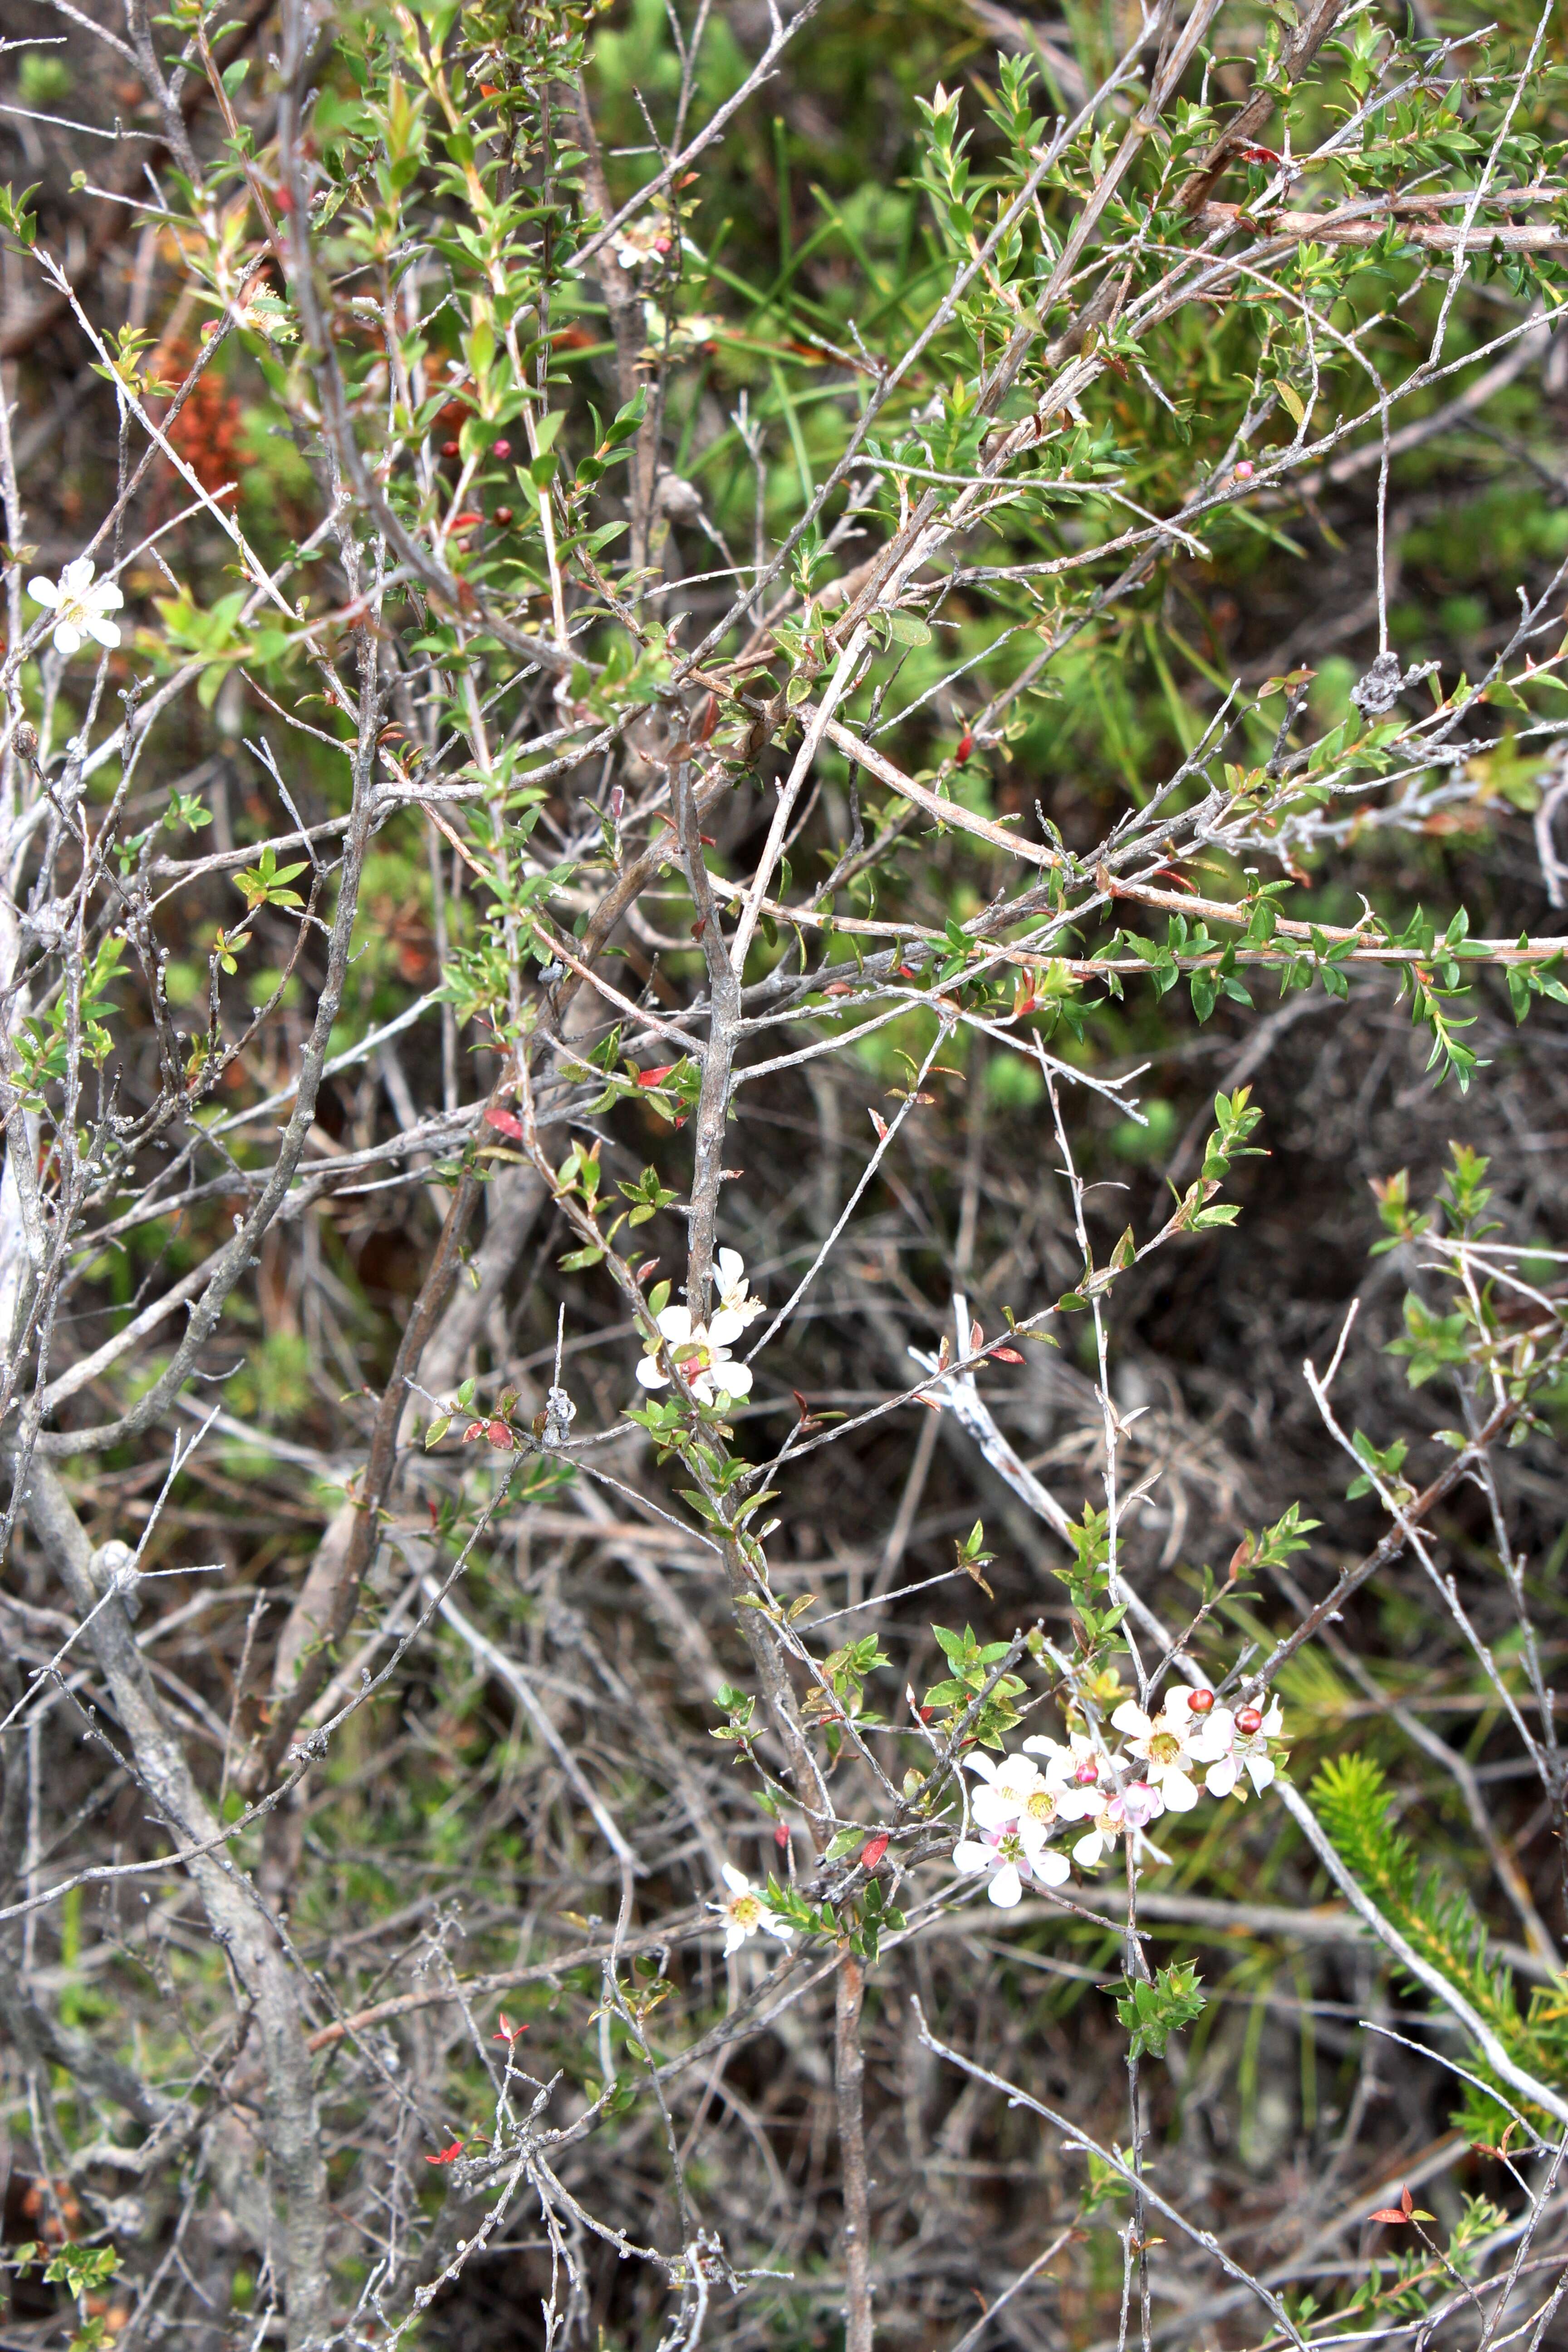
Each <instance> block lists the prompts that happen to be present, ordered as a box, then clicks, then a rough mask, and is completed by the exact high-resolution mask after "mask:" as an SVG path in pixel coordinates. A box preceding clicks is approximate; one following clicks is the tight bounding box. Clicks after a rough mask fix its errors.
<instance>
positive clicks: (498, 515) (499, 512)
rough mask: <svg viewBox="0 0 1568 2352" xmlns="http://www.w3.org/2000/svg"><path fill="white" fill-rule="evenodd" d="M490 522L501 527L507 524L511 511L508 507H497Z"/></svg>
mask: <svg viewBox="0 0 1568 2352" xmlns="http://www.w3.org/2000/svg"><path fill="white" fill-rule="evenodd" d="M491 520H492V521H495V522H499V523H500V524H502V525H505V524H507V523H509V522H510V520H511V509H510V507H497V509H496V510H495V513H494V515H493V516H492V518H491Z"/></svg>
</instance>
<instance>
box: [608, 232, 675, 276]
mask: <svg viewBox="0 0 1568 2352" xmlns="http://www.w3.org/2000/svg"><path fill="white" fill-rule="evenodd" d="M671 242H672V240H671V237H670V234H669V231H668V228H667V227H666V226H665V225H664V223H663V222H662V221H660V220H647V221H628V222H627V223H626V226H625V227H624V228H622V229H621V230H619V231H618V232H617V234H616V260H617V261H618V262H619V263H620V265H621V268H623V269H640V268H642V267H643V266H644V264H645V263H646V262H650V261H662V260H663V258H664V257H665V255H666V254H667V253H668V251H669V248H670V245H671Z"/></svg>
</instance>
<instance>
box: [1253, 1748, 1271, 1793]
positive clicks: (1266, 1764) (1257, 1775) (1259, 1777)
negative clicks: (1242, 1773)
mask: <svg viewBox="0 0 1568 2352" xmlns="http://www.w3.org/2000/svg"><path fill="white" fill-rule="evenodd" d="M1273 1778H1274V1766H1273V1762H1272V1760H1271V1759H1269V1758H1268V1757H1267V1756H1249V1757H1248V1758H1247V1779H1248V1780H1250V1781H1251V1783H1252V1785H1253V1787H1254V1788H1255V1789H1256V1790H1258V1793H1259V1795H1261V1794H1262V1792H1263V1790H1265V1789H1267V1787H1268V1783H1269V1782H1270V1780H1272V1779H1273Z"/></svg>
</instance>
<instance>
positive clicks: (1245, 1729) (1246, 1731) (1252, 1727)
mask: <svg viewBox="0 0 1568 2352" xmlns="http://www.w3.org/2000/svg"><path fill="white" fill-rule="evenodd" d="M1236 1727H1237V1731H1239V1732H1240V1734H1241V1736H1242V1738H1244V1739H1250V1738H1251V1737H1252V1735H1253V1733H1254V1732H1255V1731H1261V1730H1262V1728H1263V1711H1262V1709H1261V1707H1256V1706H1244V1707H1243V1708H1242V1709H1241V1712H1240V1713H1239V1715H1237V1718H1236Z"/></svg>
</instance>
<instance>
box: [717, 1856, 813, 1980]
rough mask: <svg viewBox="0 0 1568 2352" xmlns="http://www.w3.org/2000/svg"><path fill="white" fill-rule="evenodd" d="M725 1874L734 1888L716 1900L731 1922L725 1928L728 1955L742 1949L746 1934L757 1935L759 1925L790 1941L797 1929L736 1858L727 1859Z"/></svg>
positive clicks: (724, 1916) (783, 1939)
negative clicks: (773, 1907) (759, 1890)
mask: <svg viewBox="0 0 1568 2352" xmlns="http://www.w3.org/2000/svg"><path fill="white" fill-rule="evenodd" d="M723 1880H724V1884H725V1885H726V1886H727V1887H728V1888H729V1890H730V1893H729V1896H728V1899H727V1900H726V1901H724V1902H722V1903H716V1904H714V1906H713V1908H714V1910H716V1911H717V1912H718V1913H719V1915H720V1916H721V1918H722V1919H723V1920H724V1921H725V1922H726V1923H727V1924H726V1926H725V1929H724V1951H725V1956H726V1957H728V1956H729V1954H730V1953H731V1952H738V1951H739V1950H740V1948H741V1947H742V1944H743V1943H744V1942H745V1941H746V1938H747V1937H749V1936H754V1935H755V1934H756V1932H757V1929H758V1928H759V1927H760V1928H761V1929H762V1930H763V1934H764V1935H766V1936H776V1937H778V1939H779V1942H780V1943H781V1944H787V1943H788V1942H789V1939H790V1937H792V1936H793V1935H794V1934H795V1929H794V1928H793V1927H791V1926H790V1924H789V1921H788V1920H787V1919H781V1918H780V1917H779V1915H778V1913H777V1912H776V1911H771V1910H770V1909H769V1908H768V1906H767V1904H766V1902H765V1901H764V1899H763V1896H762V1895H759V1894H758V1893H757V1891H756V1889H755V1888H754V1887H753V1885H752V1882H751V1880H750V1879H749V1878H748V1877H747V1876H746V1874H745V1873H744V1872H743V1871H740V1870H737V1869H736V1868H735V1865H734V1864H733V1863H732V1862H727V1863H726V1864H724V1867H723Z"/></svg>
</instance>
